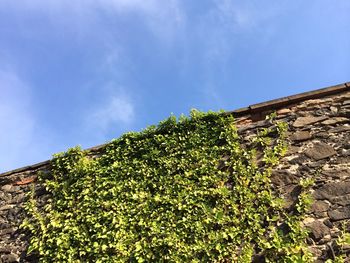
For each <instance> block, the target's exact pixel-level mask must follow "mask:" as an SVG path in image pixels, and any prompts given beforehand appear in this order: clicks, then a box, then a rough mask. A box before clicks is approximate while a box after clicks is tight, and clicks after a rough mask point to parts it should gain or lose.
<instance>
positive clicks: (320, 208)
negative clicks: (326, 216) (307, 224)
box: [311, 201, 329, 214]
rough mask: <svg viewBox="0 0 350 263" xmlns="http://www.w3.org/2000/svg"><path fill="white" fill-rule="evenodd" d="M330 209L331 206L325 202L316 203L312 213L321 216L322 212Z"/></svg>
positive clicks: (313, 205)
mask: <svg viewBox="0 0 350 263" xmlns="http://www.w3.org/2000/svg"><path fill="white" fill-rule="evenodd" d="M328 208H329V204H328V203H327V202H325V201H315V202H314V203H313V204H312V207H311V212H313V213H315V214H321V213H322V212H326V211H327V210H328Z"/></svg>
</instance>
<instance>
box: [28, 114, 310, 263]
mask: <svg viewBox="0 0 350 263" xmlns="http://www.w3.org/2000/svg"><path fill="white" fill-rule="evenodd" d="M270 121H271V125H270V127H269V128H264V129H261V130H259V131H258V133H257V134H256V136H255V137H254V139H251V140H250V141H249V142H245V143H244V144H242V142H241V141H242V139H241V138H240V136H239V134H238V131H237V128H236V127H235V125H234V119H233V117H232V116H230V115H225V114H222V113H213V112H209V113H201V112H198V111H196V110H193V111H191V115H190V117H189V118H187V117H184V116H181V117H180V118H179V120H178V121H177V120H176V118H175V117H174V116H171V117H170V118H168V119H166V120H165V121H162V122H160V124H159V125H158V126H151V127H149V128H147V129H146V130H144V131H142V132H140V133H126V134H125V135H123V136H121V137H120V138H119V139H116V140H113V141H112V142H110V143H109V144H108V145H107V146H106V147H105V149H104V151H103V153H102V154H101V155H99V156H95V157H94V158H91V157H89V156H88V152H86V151H82V150H81V149H80V148H78V147H77V148H72V149H69V150H68V151H67V152H65V153H59V154H56V155H55V156H54V158H53V159H52V161H51V164H52V169H51V171H50V173H49V174H41V175H40V176H39V179H40V183H41V184H42V185H43V186H44V187H45V188H46V190H47V191H48V192H49V194H50V195H49V196H50V199H49V200H47V201H46V203H45V204H44V205H40V204H38V202H37V201H36V198H35V196H34V195H33V197H32V198H31V199H30V200H29V202H28V204H27V211H28V214H29V218H28V219H26V221H25V222H24V223H23V227H24V228H26V229H28V230H29V231H30V232H31V234H32V237H31V240H30V246H29V250H28V252H29V253H31V252H32V253H37V254H38V255H39V257H40V260H41V261H42V262H251V261H252V260H253V259H254V260H262V261H265V262H311V258H312V257H311V255H310V253H309V252H308V250H307V248H306V245H305V241H304V240H305V237H306V232H305V231H304V230H303V229H302V227H301V224H300V222H301V220H302V218H303V215H304V214H305V210H306V208H307V204H308V198H307V195H306V194H301V195H300V197H301V198H299V201H298V202H297V205H296V208H295V209H294V210H293V211H289V212H287V211H286V209H284V204H283V201H282V200H281V199H280V198H278V197H276V196H275V194H274V192H273V190H272V188H271V182H270V175H271V170H272V168H273V167H274V166H275V165H276V164H278V162H279V160H280V158H281V157H282V156H283V155H284V154H285V152H286V140H285V132H286V129H287V126H286V124H285V123H282V122H273V121H272V120H270ZM259 156H260V157H259ZM305 185H306V186H305ZM304 186H305V187H303V189H307V184H304ZM305 191H306V190H305Z"/></svg>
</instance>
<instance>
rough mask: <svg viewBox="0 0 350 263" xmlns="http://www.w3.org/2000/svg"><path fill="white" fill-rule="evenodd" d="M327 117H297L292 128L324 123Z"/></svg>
mask: <svg viewBox="0 0 350 263" xmlns="http://www.w3.org/2000/svg"><path fill="white" fill-rule="evenodd" d="M326 119H327V117H325V116H320V117H313V116H307V117H299V118H297V119H296V120H295V122H294V123H293V126H294V127H296V128H300V127H304V126H306V125H309V124H313V123H316V122H320V121H324V120H326Z"/></svg>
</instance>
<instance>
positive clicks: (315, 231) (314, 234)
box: [307, 220, 330, 241]
mask: <svg viewBox="0 0 350 263" xmlns="http://www.w3.org/2000/svg"><path fill="white" fill-rule="evenodd" d="M307 228H308V229H309V230H310V236H311V238H312V239H313V240H315V241H319V240H320V239H322V238H323V237H324V236H326V235H329V234H330V231H329V228H328V227H327V226H326V225H325V224H323V223H322V222H321V221H318V220H316V221H314V222H312V223H310V224H308V225H307Z"/></svg>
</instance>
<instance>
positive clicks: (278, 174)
mask: <svg viewBox="0 0 350 263" xmlns="http://www.w3.org/2000/svg"><path fill="white" fill-rule="evenodd" d="M299 180H300V179H299V178H298V177H297V176H296V175H295V174H292V173H290V172H288V171H274V172H273V173H272V175H271V182H272V183H273V184H274V185H277V186H282V185H289V184H297V183H298V181H299Z"/></svg>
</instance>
